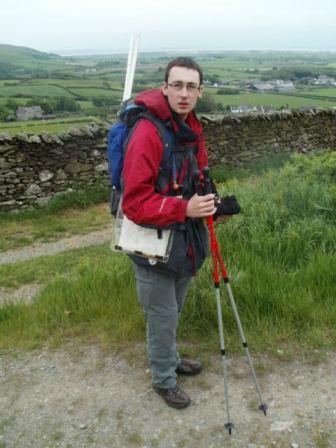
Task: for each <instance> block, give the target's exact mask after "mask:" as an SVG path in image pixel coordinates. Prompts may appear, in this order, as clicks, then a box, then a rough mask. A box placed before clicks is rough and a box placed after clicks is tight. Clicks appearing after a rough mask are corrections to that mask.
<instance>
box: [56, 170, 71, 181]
mask: <svg viewBox="0 0 336 448" xmlns="http://www.w3.org/2000/svg"><path fill="white" fill-rule="evenodd" d="M67 177H68V176H67V175H66V173H65V172H64V171H63V170H62V168H60V169H58V170H57V171H56V179H57V180H64V179H66V178H67Z"/></svg>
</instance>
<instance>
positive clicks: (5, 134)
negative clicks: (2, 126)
mask: <svg viewBox="0 0 336 448" xmlns="http://www.w3.org/2000/svg"><path fill="white" fill-rule="evenodd" d="M11 140H12V137H11V135H10V134H9V133H8V132H1V134H0V141H8V142H10V141H11Z"/></svg>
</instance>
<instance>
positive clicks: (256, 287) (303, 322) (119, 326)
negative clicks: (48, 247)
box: [0, 152, 336, 356]
mask: <svg viewBox="0 0 336 448" xmlns="http://www.w3.org/2000/svg"><path fill="white" fill-rule="evenodd" d="M335 167H336V154H335V153H332V152H325V153H324V154H313V155H311V156H296V157H294V158H293V159H292V160H291V161H290V162H287V163H285V164H284V166H282V168H280V169H278V170H269V171H266V172H264V174H262V175H261V176H250V177H248V178H241V179H237V178H233V179H231V180H229V181H227V182H226V183H225V184H223V185H222V186H221V188H220V190H221V194H232V193H235V194H236V195H237V197H238V198H239V201H240V203H241V206H242V213H241V214H240V215H238V216H236V217H234V218H232V219H230V220H229V221H228V222H227V224H226V225H225V226H221V225H218V226H217V235H218V239H219V241H220V245H221V248H222V253H223V258H224V260H225V262H226V263H227V267H228V272H229V275H230V278H231V280H232V290H233V293H234V296H235V298H236V302H237V307H238V310H239V313H240V317H241V320H242V323H243V326H244V330H245V332H246V336H247V339H248V341H249V343H250V346H251V348H252V350H253V351H255V350H258V351H262V350H265V351H270V352H272V353H277V352H279V353H280V351H279V350H281V352H282V353H285V354H286V356H287V354H288V353H292V355H294V354H297V353H307V354H308V353H310V352H311V351H312V350H315V349H324V350H327V349H331V348H332V347H333V346H334V344H335V342H336V330H335V328H336V302H335V296H336V288H335V282H334V273H335V270H336V229H335V225H334V223H335V218H336V216H335V214H336V212H335V210H336V207H335V205H336V186H335V182H336V168H335ZM210 269H211V268H210V263H209V260H208V261H207V262H206V263H205V265H204V267H203V268H202V270H201V271H200V273H199V274H198V276H197V277H196V279H195V281H194V282H193V283H192V286H191V288H190V289H189V293H188V300H187V303H186V306H185V310H184V312H183V314H182V316H181V322H180V330H179V336H180V338H181V339H182V340H184V341H189V342H196V341H197V344H198V347H199V348H200V349H207V350H212V351H213V350H215V349H217V346H218V334H217V312H216V302H215V300H214V294H213V288H212V281H211V272H210ZM29 282H36V283H40V284H43V285H45V287H44V289H43V290H42V292H41V293H40V295H39V296H38V297H37V298H36V299H35V300H34V302H33V303H32V304H30V305H23V304H17V305H9V304H8V305H7V306H5V307H3V308H1V309H0V346H1V347H13V346H24V347H37V346H40V345H41V344H44V345H45V344H46V343H50V344H55V343H62V342H63V341H64V340H65V339H67V338H68V337H79V338H82V339H84V340H89V341H90V340H95V341H101V342H102V343H108V345H111V344H112V345H113V344H116V345H117V346H120V345H122V344H123V343H126V342H127V344H129V343H130V342H131V341H132V342H135V341H138V340H143V338H144V333H145V330H144V321H143V317H142V312H141V309H140V306H139V305H138V303H137V299H136V293H135V285H134V278H133V273H132V270H131V262H130V260H129V259H128V258H127V257H126V256H123V255H120V254H114V253H111V252H110V250H109V248H108V246H107V245H103V246H98V247H94V248H87V249H81V250H78V251H69V252H66V253H63V254H59V255H57V256H54V257H44V258H43V259H36V260H32V261H30V262H25V263H21V264H16V265H4V266H1V268H0V283H1V284H4V285H5V286H6V287H12V288H13V287H17V286H18V285H20V284H24V283H29ZM222 292H223V296H222V300H223V319H224V323H225V333H226V340H227V346H228V347H229V350H230V352H232V351H238V350H240V347H241V344H240V340H239V336H238V333H237V329H236V324H235V322H234V318H233V316H232V312H231V310H230V308H229V306H228V305H227V300H226V297H225V292H224V291H222Z"/></svg>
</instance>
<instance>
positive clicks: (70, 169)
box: [64, 162, 91, 174]
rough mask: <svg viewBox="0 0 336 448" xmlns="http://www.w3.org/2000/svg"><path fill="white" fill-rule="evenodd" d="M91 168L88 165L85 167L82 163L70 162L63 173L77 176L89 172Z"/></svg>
mask: <svg viewBox="0 0 336 448" xmlns="http://www.w3.org/2000/svg"><path fill="white" fill-rule="evenodd" d="M90 169H91V167H90V166H89V165H86V164H84V163H79V162H72V163H69V164H68V165H67V166H66V167H65V168H64V170H65V172H67V173H72V174H78V173H81V172H83V171H90Z"/></svg>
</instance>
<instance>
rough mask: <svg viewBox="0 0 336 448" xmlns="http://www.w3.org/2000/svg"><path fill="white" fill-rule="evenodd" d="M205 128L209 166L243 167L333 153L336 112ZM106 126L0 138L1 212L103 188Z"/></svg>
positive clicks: (213, 123) (229, 121)
mask: <svg viewBox="0 0 336 448" xmlns="http://www.w3.org/2000/svg"><path fill="white" fill-rule="evenodd" d="M203 126H204V133H205V138H206V141H207V146H208V149H209V164H210V166H213V165H230V166H242V165H244V163H246V162H247V161H250V160H253V159H258V158H261V157H264V156H265V155H267V154H270V153H279V152H303V153H305V152H310V151H313V150H316V149H326V148H331V149H336V110H320V111H308V112H291V113H285V114H284V113H277V114H272V115H258V116H254V115H247V116H242V117H225V118H224V119H222V120H212V119H209V118H206V117H204V118H203ZM108 127H109V125H108V124H107V123H106V124H105V125H102V126H97V125H96V124H91V125H85V126H83V127H82V128H80V129H71V130H69V131H68V132H63V133H61V134H57V135H51V134H46V133H43V134H41V135H33V134H29V133H20V134H17V135H16V136H14V137H11V136H10V135H9V134H6V133H3V134H0V211H15V210H20V209H25V208H27V207H29V206H36V205H37V206H43V205H45V204H46V203H47V202H48V201H49V200H50V198H52V197H53V196H55V195H56V194H57V193H60V192H66V191H68V190H69V189H73V188H81V187H87V186H88V185H93V184H101V183H104V184H106V183H107V182H108V165H107V160H106V145H107V131H108Z"/></svg>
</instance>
